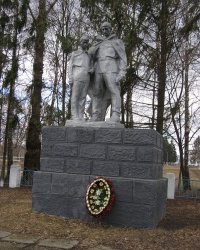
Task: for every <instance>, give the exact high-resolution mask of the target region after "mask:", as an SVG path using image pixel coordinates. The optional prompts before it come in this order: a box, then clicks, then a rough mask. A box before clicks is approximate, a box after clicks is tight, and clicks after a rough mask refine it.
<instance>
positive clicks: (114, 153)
mask: <svg viewBox="0 0 200 250" xmlns="http://www.w3.org/2000/svg"><path fill="white" fill-rule="evenodd" d="M108 160H114V161H135V160H136V154H135V147H131V146H117V145H116V146H108Z"/></svg>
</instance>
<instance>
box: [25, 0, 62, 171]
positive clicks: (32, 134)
mask: <svg viewBox="0 0 200 250" xmlns="http://www.w3.org/2000/svg"><path fill="white" fill-rule="evenodd" d="M56 2H57V0H54V1H53V3H52V4H50V7H49V9H48V10H46V0H39V13H38V16H37V19H36V20H35V21H36V37H35V47H34V52H35V53H34V62H33V81H32V93H31V107H32V112H31V117H30V120H29V124H28V133H27V139H26V154H25V159H24V167H25V168H26V169H40V152H41V141H40V135H41V122H40V109H41V99H42V96H41V92H42V75H43V60H44V49H45V48H44V42H45V32H46V25H47V15H48V13H49V11H50V10H51V9H52V8H53V6H54V5H55V3H56Z"/></svg>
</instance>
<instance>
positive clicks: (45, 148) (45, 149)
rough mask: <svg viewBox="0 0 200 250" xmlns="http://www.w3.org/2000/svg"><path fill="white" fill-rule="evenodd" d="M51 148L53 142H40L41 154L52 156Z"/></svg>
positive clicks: (52, 147)
mask: <svg viewBox="0 0 200 250" xmlns="http://www.w3.org/2000/svg"><path fill="white" fill-rule="evenodd" d="M53 149H54V144H53V143H48V142H47V143H45V142H42V148H41V156H43V157H48V156H52V154H53Z"/></svg>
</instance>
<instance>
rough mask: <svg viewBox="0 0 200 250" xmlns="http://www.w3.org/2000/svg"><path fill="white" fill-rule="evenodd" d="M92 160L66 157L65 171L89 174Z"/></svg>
mask: <svg viewBox="0 0 200 250" xmlns="http://www.w3.org/2000/svg"><path fill="white" fill-rule="evenodd" d="M91 167H92V160H84V159H80V160H78V159H75V160H74V159H69V158H67V159H66V163H65V172H66V173H68V174H87V175H88V174H90V172H91Z"/></svg>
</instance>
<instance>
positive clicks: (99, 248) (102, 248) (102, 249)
mask: <svg viewBox="0 0 200 250" xmlns="http://www.w3.org/2000/svg"><path fill="white" fill-rule="evenodd" d="M112 249H113V248H111V247H107V246H103V245H99V246H95V247H92V248H89V249H88V250H112Z"/></svg>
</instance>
